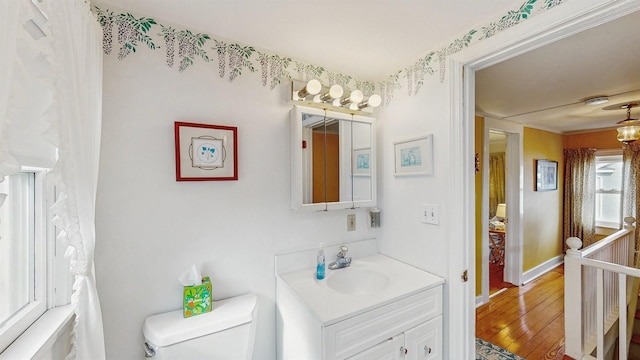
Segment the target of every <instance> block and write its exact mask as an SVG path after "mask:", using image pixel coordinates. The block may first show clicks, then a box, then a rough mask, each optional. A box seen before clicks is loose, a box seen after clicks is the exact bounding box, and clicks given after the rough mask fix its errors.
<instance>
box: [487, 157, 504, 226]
mask: <svg viewBox="0 0 640 360" xmlns="http://www.w3.org/2000/svg"><path fill="white" fill-rule="evenodd" d="M504 159H505V156H504V153H494V154H491V156H490V157H489V218H493V217H494V216H495V215H496V207H497V206H498V204H503V203H504V202H505V195H504V194H505V180H504V178H505V171H506V170H505V166H504Z"/></svg>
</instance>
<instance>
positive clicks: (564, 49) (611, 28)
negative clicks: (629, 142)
mask: <svg viewBox="0 0 640 360" xmlns="http://www.w3.org/2000/svg"><path fill="white" fill-rule="evenodd" d="M639 23H640V12H636V13H633V14H630V15H627V16H624V17H621V18H619V19H617V20H614V21H611V22H609V23H606V24H603V25H600V26H598V27H595V28H592V29H590V30H587V31H583V32H581V33H578V34H576V35H573V36H571V37H568V38H566V39H564V40H560V41H557V42H555V43H553V44H550V45H547V46H544V47H542V48H539V49H537V50H533V51H530V52H528V53H525V54H523V55H520V56H517V57H515V58H512V59H509V60H507V61H504V62H501V63H499V64H496V65H494V66H491V67H488V68H486V69H482V70H480V71H477V72H476V110H477V111H478V112H479V113H481V114H485V115H488V116H492V117H496V118H504V119H508V120H513V121H516V122H520V123H523V124H526V125H527V126H530V127H536V128H540V129H546V130H551V131H555V132H558V133H571V132H575V131H580V130H588V129H601V128H607V127H612V126H615V125H616V122H618V121H620V120H623V119H624V118H625V117H626V110H624V109H620V107H619V106H616V105H619V104H621V103H628V102H631V101H635V102H638V103H640V26H638V24H639ZM600 95H607V96H608V97H609V102H608V103H606V104H601V105H597V106H586V105H584V103H583V100H584V99H585V98H589V97H595V96H600ZM603 108H613V110H603ZM631 115H632V117H634V118H638V117H640V116H639V115H640V107H639V108H634V109H632V112H631Z"/></svg>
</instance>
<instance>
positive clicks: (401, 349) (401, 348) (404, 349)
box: [400, 346, 407, 355]
mask: <svg viewBox="0 0 640 360" xmlns="http://www.w3.org/2000/svg"><path fill="white" fill-rule="evenodd" d="M400 354H403V355H407V348H405V347H404V346H400Z"/></svg>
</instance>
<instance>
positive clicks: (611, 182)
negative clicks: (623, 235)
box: [595, 154, 622, 229]
mask: <svg viewBox="0 0 640 360" xmlns="http://www.w3.org/2000/svg"><path fill="white" fill-rule="evenodd" d="M595 206H596V209H595V213H596V226H599V227H606V228H614V229H619V228H620V226H621V224H622V219H621V218H622V211H621V209H622V154H615V155H598V154H596V204H595Z"/></svg>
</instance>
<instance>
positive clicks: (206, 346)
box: [142, 294, 258, 360]
mask: <svg viewBox="0 0 640 360" xmlns="http://www.w3.org/2000/svg"><path fill="white" fill-rule="evenodd" d="M257 308H258V306H257V297H256V295H255V294H247V295H242V296H238V297H234V298H229V299H225V300H220V301H214V302H213V309H212V310H211V312H209V313H206V314H201V315H197V316H193V317H190V318H184V317H183V315H182V310H176V311H171V312H167V313H163V314H158V315H153V316H150V317H148V318H146V319H145V321H144V325H143V328H142V332H143V334H144V338H145V343H144V350H145V355H146V357H148V358H153V359H154V360H169V359H212V360H213V359H216V360H217V359H220V360H236V359H237V360H241V359H242V360H245V359H251V357H252V353H253V342H254V339H255V314H256V311H257Z"/></svg>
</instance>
